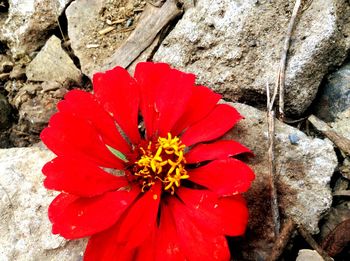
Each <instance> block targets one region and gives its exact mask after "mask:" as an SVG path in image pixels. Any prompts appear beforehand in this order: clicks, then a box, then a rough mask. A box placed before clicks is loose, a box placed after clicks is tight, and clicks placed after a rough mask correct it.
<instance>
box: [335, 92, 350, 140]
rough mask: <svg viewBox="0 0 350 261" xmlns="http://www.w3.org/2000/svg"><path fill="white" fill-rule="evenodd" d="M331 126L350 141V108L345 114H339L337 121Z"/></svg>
mask: <svg viewBox="0 0 350 261" xmlns="http://www.w3.org/2000/svg"><path fill="white" fill-rule="evenodd" d="M349 93H350V90H349ZM349 99H350V96H349ZM331 126H332V127H333V129H334V130H335V131H336V132H338V133H339V134H340V135H342V136H344V137H345V138H348V139H349V140H350V107H349V108H348V109H346V110H344V111H343V112H341V113H339V114H338V115H337V118H336V119H335V121H334V122H332V123H331Z"/></svg>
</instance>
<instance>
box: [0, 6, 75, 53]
mask: <svg viewBox="0 0 350 261" xmlns="http://www.w3.org/2000/svg"><path fill="white" fill-rule="evenodd" d="M69 2H70V0H59V1H58V0H9V5H10V7H9V11H8V13H9V15H8V18H7V20H6V22H5V24H4V25H3V26H2V28H1V38H2V40H4V41H6V42H7V43H8V45H9V47H10V49H11V52H12V54H13V55H14V56H20V55H23V54H25V53H30V52H32V51H35V50H37V49H38V48H39V47H41V46H42V45H44V43H45V40H46V39H47V38H48V33H49V31H50V30H52V29H54V28H55V27H57V26H58V16H59V15H60V14H61V13H62V11H63V10H64V8H65V6H66V5H67V4H68V3H69Z"/></svg>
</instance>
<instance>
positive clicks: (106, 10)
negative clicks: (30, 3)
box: [66, 0, 146, 76]
mask: <svg viewBox="0 0 350 261" xmlns="http://www.w3.org/2000/svg"><path fill="white" fill-rule="evenodd" d="M145 3H146V2H145V1H144V0H76V1H74V2H73V3H72V4H71V5H69V7H68V8H67V10H66V16H67V19H68V35H69V38H70V41H71V47H72V49H73V51H74V53H75V55H76V56H77V57H78V58H79V60H80V64H81V69H82V72H83V73H84V74H86V75H89V76H91V74H92V72H94V71H96V68H98V69H100V68H101V67H102V65H103V64H104V63H105V60H106V59H107V58H109V57H111V56H112V54H113V53H114V52H115V50H116V49H117V48H118V47H119V46H120V45H121V43H122V42H123V41H124V40H125V39H126V38H127V37H128V36H129V35H130V33H131V31H132V30H131V29H132V26H133V25H135V24H136V23H137V20H138V19H139V17H140V14H141V11H138V10H142V8H143V7H144V5H145ZM135 10H136V11H135ZM116 21H119V22H118V23H115V22H116ZM113 23H114V24H113ZM111 24H112V26H114V27H115V28H114V29H113V30H112V31H110V32H108V33H105V34H100V33H99V32H100V31H101V30H104V29H106V28H108V27H110V26H111ZM130 28H131V29H130ZM97 71H99V70H97Z"/></svg>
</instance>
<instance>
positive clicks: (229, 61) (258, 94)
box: [154, 0, 350, 115]
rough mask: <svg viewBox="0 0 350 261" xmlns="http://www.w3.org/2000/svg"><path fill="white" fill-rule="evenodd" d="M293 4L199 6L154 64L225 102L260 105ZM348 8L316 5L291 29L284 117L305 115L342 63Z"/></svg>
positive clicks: (338, 1) (332, 2) (220, 0)
mask: <svg viewBox="0 0 350 261" xmlns="http://www.w3.org/2000/svg"><path fill="white" fill-rule="evenodd" d="M293 5H294V2H291V1H289V2H286V1H284V0H278V1H256V0H248V1H230V0H214V1H212V0H200V1H197V3H196V6H195V7H194V8H192V9H189V10H188V11H187V12H186V13H185V14H184V16H183V18H182V19H181V20H180V21H179V22H178V23H177V25H176V26H175V28H174V29H173V30H172V31H171V33H170V34H169V35H168V37H167V38H166V39H165V40H164V41H163V43H162V45H161V46H160V48H159V50H158V51H157V53H156V54H155V56H154V60H156V61H163V62H168V63H170V64H172V65H173V66H175V67H177V68H180V69H184V70H186V71H188V72H192V73H195V74H196V75H198V82H199V83H200V84H205V85H208V86H209V87H211V88H213V89H214V90H216V91H218V92H220V93H222V94H224V96H225V98H227V99H229V100H237V99H239V100H243V101H246V102H248V103H250V104H260V105H261V104H263V105H264V106H265V100H266V94H265V90H266V83H267V82H268V83H269V84H270V86H273V85H274V83H275V79H276V73H277V71H278V65H279V60H280V56H281V50H282V46H283V42H284V37H285V34H286V28H287V27H288V22H289V18H290V15H291V11H292V9H293ZM349 12H350V5H349V3H348V2H346V1H345V0H314V1H312V3H311V5H310V6H309V7H308V8H307V9H306V10H305V11H304V12H303V15H302V16H301V18H300V21H299V22H298V24H297V25H296V29H295V32H294V34H293V38H292V44H291V48H290V51H289V57H288V66H287V72H286V98H285V103H286V104H285V105H286V110H287V113H289V114H292V115H297V114H301V113H303V112H304V111H305V110H306V109H307V108H308V106H309V105H310V104H311V102H312V100H313V99H314V97H315V95H316V93H317V90H318V86H319V84H320V82H321V80H322V78H323V77H324V75H325V74H326V73H327V71H328V70H329V68H330V67H331V66H334V65H340V63H341V62H342V61H343V60H344V58H345V57H346V51H347V50H348V48H349V44H350V42H349V40H348V38H346V37H345V36H344V35H345V34H346V32H345V30H348V27H349V26H348V24H349V21H348V20H346V19H348V18H347V17H348V13H349Z"/></svg>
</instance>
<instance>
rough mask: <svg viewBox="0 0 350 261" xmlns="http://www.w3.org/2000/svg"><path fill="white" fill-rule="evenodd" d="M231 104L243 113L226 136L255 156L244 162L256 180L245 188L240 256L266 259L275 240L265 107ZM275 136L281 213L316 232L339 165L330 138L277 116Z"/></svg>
mask: <svg viewBox="0 0 350 261" xmlns="http://www.w3.org/2000/svg"><path fill="white" fill-rule="evenodd" d="M234 107H235V108H236V109H238V111H239V112H240V113H241V114H242V115H243V116H244V117H245V119H244V120H242V121H240V122H239V123H238V124H237V125H236V126H235V127H234V129H233V130H232V131H230V132H229V133H227V134H226V137H225V138H230V139H235V140H238V141H239V142H241V143H242V144H244V145H246V146H247V147H248V148H250V149H251V150H252V151H253V152H254V154H255V157H252V158H250V159H249V161H248V164H249V165H250V166H251V167H252V168H253V169H254V171H255V174H256V180H255V181H254V182H253V185H252V187H251V189H250V190H249V191H248V192H247V194H246V198H247V201H248V206H249V210H250V223H249V227H248V231H247V234H246V238H245V241H244V242H243V243H242V244H240V245H241V247H242V248H243V257H242V259H239V260H265V259H266V257H267V255H268V254H269V253H270V251H271V249H270V248H271V246H272V245H273V243H274V240H273V224H272V219H271V209H270V186H269V181H268V180H269V178H268V177H269V171H268V154H267V151H268V131H267V123H266V113H265V112H262V111H259V110H257V109H255V108H253V107H250V106H248V105H244V104H234ZM291 135H292V136H297V137H298V139H295V140H297V142H296V144H294V145H293V144H292V143H291V140H290V138H289V137H290V136H291ZM275 137H276V168H277V174H278V177H277V179H278V182H277V187H278V194H279V196H278V200H279V205H280V209H281V214H282V217H286V216H288V217H291V218H293V220H294V221H295V222H296V223H299V224H303V225H304V226H305V227H306V229H308V230H309V231H310V232H311V233H317V232H318V231H319V229H318V221H319V220H320V218H321V216H322V215H323V214H324V213H325V212H326V211H327V210H328V209H329V208H330V206H331V203H332V195H331V189H330V187H329V182H330V179H331V176H332V174H333V171H334V169H335V167H336V166H337V157H336V154H335V152H334V150H333V147H332V144H331V143H330V142H329V141H328V140H321V139H317V138H315V139H312V138H310V137H308V136H306V135H305V134H304V133H303V132H301V131H299V130H298V129H295V128H293V127H290V126H288V125H286V124H283V123H281V122H279V121H276V131H275ZM236 260H237V259H236Z"/></svg>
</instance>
